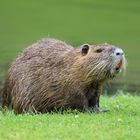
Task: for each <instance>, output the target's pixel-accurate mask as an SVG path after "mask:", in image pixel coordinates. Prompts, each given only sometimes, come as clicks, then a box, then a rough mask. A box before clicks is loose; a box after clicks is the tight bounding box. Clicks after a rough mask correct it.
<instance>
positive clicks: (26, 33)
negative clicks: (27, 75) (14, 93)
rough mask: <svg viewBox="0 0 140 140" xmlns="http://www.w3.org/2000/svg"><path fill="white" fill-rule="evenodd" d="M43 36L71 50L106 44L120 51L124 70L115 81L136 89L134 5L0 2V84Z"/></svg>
mask: <svg viewBox="0 0 140 140" xmlns="http://www.w3.org/2000/svg"><path fill="white" fill-rule="evenodd" d="M47 36H49V37H53V38H57V39H60V40H64V41H66V42H67V43H70V44H72V45H74V46H78V45H80V44H83V43H89V44H98V43H104V42H108V43H110V44H115V45H117V46H119V47H121V48H122V49H123V50H124V51H125V54H126V57H127V60H128V68H127V73H126V76H125V77H123V78H121V80H120V78H119V79H116V82H118V83H122V84H124V83H125V84H128V85H131V87H132V88H133V90H134V91H135V90H139V85H140V82H139V81H140V62H139V60H140V1H139V0H133V1H132V0H117V1H115V0H106V1H105V0H36V1H33V0H24V1H21V0H11V1H8V0H0V79H1V80H0V81H2V79H3V76H4V74H5V73H6V70H7V66H8V64H9V63H10V62H11V61H12V60H13V58H14V57H15V56H16V55H17V54H18V52H19V51H21V49H22V48H25V47H26V46H28V45H30V44H32V43H33V42H35V41H37V40H39V39H40V38H42V37H47ZM133 85H135V86H133ZM128 88H130V86H128Z"/></svg>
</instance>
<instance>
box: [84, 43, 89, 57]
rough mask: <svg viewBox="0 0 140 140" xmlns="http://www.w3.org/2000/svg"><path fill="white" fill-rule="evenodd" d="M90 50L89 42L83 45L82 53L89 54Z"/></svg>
mask: <svg viewBox="0 0 140 140" xmlns="http://www.w3.org/2000/svg"><path fill="white" fill-rule="evenodd" d="M88 50H89V45H88V44H85V45H83V47H82V54H84V55H85V54H87V53H88Z"/></svg>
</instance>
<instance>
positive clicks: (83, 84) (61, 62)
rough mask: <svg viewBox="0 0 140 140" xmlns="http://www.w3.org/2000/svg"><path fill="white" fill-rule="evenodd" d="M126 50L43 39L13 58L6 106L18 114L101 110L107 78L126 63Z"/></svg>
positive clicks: (4, 96) (112, 76)
mask: <svg viewBox="0 0 140 140" xmlns="http://www.w3.org/2000/svg"><path fill="white" fill-rule="evenodd" d="M124 63H125V57H124V53H123V51H122V49H120V48H117V47H115V46H113V45H109V44H102V45H89V44H84V45H81V46H80V47H78V48H73V47H72V46H70V45H68V44H66V43H65V42H62V41H59V40H56V39H49V38H46V39H42V40H40V41H38V42H37V43H35V44H33V45H32V46H29V47H28V48H26V49H24V50H23V52H22V53H21V54H19V55H18V57H17V58H16V60H15V61H13V63H12V65H11V67H10V69H9V71H8V74H7V76H6V79H5V83H4V87H3V103H2V106H3V107H8V108H12V109H13V110H14V111H15V112H16V113H23V112H41V113H45V112H50V111H52V110H54V109H56V108H57V109H62V110H64V109H69V108H70V109H78V110H85V111H91V110H96V111H98V110H99V97H100V94H101V90H102V87H103V84H104V83H105V81H107V80H109V79H112V78H114V77H115V76H116V74H118V73H119V72H120V71H121V70H122V69H123V68H124V66H125V64H124Z"/></svg>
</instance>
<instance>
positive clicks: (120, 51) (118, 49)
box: [114, 48, 124, 56]
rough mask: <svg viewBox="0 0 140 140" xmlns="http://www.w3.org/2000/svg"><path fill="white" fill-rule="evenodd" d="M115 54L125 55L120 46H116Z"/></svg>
mask: <svg viewBox="0 0 140 140" xmlns="http://www.w3.org/2000/svg"><path fill="white" fill-rule="evenodd" d="M114 54H115V55H116V56H123V55H124V52H123V50H122V49H120V48H115V51H114Z"/></svg>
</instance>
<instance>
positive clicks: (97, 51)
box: [95, 48, 103, 53]
mask: <svg viewBox="0 0 140 140" xmlns="http://www.w3.org/2000/svg"><path fill="white" fill-rule="evenodd" d="M102 51H103V49H101V48H100V49H97V50H96V51H95V52H96V53H101V52H102Z"/></svg>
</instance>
